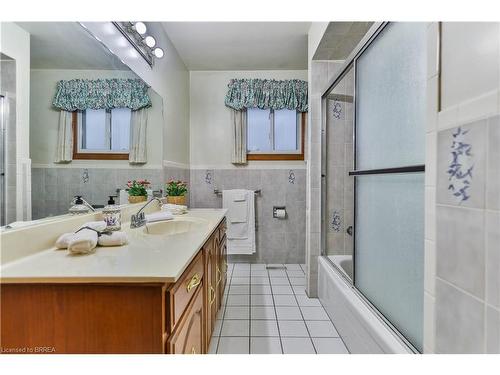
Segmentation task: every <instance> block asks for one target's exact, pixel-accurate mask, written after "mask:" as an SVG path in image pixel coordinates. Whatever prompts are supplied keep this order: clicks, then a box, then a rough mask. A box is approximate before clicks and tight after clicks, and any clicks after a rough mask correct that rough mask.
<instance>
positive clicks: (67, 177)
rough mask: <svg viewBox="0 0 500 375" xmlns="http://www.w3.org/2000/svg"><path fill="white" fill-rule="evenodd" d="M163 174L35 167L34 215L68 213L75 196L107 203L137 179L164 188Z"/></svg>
mask: <svg viewBox="0 0 500 375" xmlns="http://www.w3.org/2000/svg"><path fill="white" fill-rule="evenodd" d="M168 169H170V168H167V170H168ZM163 173H164V171H163V170H162V169H140V168H120V169H117V168H72V167H70V168H60V167H55V168H32V172H31V178H32V190H31V191H32V218H33V219H40V218H43V217H46V216H53V215H61V214H65V213H67V212H68V209H69V207H70V202H71V199H72V198H73V196H75V195H82V196H83V198H84V199H85V200H87V201H88V202H89V203H92V204H106V202H107V201H108V196H109V195H116V189H117V188H124V187H125V186H126V184H127V181H129V180H133V179H140V178H141V179H142V178H146V179H148V180H149V181H151V182H152V187H153V189H154V190H157V189H164V186H163V183H164V180H165V179H164V177H163ZM171 174H172V175H174V174H173V173H171ZM185 174H186V173H184V175H185Z"/></svg>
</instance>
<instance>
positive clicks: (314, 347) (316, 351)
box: [286, 265, 318, 354]
mask: <svg viewBox="0 0 500 375" xmlns="http://www.w3.org/2000/svg"><path fill="white" fill-rule="evenodd" d="M299 266H300V265H299ZM300 268H302V266H300ZM286 278H287V280H288V283H289V284H290V285H292V283H291V282H290V278H289V277H288V274H286ZM304 278H305V276H304ZM292 291H293V288H292ZM293 298H295V302H297V307H298V309H299V311H300V316H302V322H303V323H304V326H305V327H306V330H307V334H308V335H309V341H311V344H312V346H313V349H314V352H315V353H316V354H318V350H317V349H316V346H315V345H314V341H313V339H312V337H311V332H309V328H308V327H307V324H306V320H305V319H304V314H302V309H301V308H300V306H299V300H298V299H297V296H296V295H295V292H294V294H293Z"/></svg>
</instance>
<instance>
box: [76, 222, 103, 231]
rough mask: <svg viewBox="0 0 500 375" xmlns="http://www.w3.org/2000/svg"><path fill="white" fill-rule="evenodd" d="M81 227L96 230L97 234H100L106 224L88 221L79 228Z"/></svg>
mask: <svg viewBox="0 0 500 375" xmlns="http://www.w3.org/2000/svg"><path fill="white" fill-rule="evenodd" d="M83 227H89V228H92V229H95V230H98V231H99V232H102V231H103V230H105V229H106V222H105V221H104V220H100V221H89V222H88V223H85V224H83V225H82V226H81V227H80V228H83Z"/></svg>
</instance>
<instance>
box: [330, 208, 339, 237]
mask: <svg viewBox="0 0 500 375" xmlns="http://www.w3.org/2000/svg"><path fill="white" fill-rule="evenodd" d="M330 228H331V229H332V230H333V231H334V232H340V231H341V230H342V216H341V215H340V212H338V211H337V210H334V211H333V214H332V219H331V220H330Z"/></svg>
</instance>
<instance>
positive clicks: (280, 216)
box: [276, 208, 286, 219]
mask: <svg viewBox="0 0 500 375" xmlns="http://www.w3.org/2000/svg"><path fill="white" fill-rule="evenodd" d="M276 217H277V218H278V219H284V218H285V217H286V211H285V210H284V209H282V208H281V209H278V210H276Z"/></svg>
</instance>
